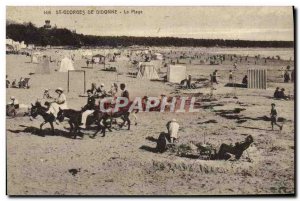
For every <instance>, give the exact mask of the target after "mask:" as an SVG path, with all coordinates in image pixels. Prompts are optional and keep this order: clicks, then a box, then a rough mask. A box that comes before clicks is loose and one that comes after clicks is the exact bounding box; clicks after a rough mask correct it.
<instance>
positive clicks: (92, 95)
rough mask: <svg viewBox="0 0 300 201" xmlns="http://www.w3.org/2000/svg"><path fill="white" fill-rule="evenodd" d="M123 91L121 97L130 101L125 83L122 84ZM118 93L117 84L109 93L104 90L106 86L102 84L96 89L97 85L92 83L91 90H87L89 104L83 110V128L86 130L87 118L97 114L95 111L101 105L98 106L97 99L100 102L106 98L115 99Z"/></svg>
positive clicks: (112, 86)
mask: <svg viewBox="0 0 300 201" xmlns="http://www.w3.org/2000/svg"><path fill="white" fill-rule="evenodd" d="M120 89H121V94H120V96H121V97H126V98H127V99H128V100H129V92H128V91H127V89H126V85H125V83H121V84H120ZM117 93H118V85H117V83H113V84H112V85H111V88H110V90H109V91H108V92H106V90H105V89H104V84H101V85H100V87H98V88H97V87H96V83H92V87H91V89H88V90H87V95H88V98H87V103H86V105H85V106H84V107H83V108H82V118H81V125H80V127H81V128H86V120H87V117H88V116H89V115H91V114H93V113H94V112H95V110H97V109H99V108H98V107H99V105H98V104H96V98H100V100H101V99H102V98H104V97H113V99H115V98H116V97H117Z"/></svg>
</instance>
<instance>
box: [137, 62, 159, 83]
mask: <svg viewBox="0 0 300 201" xmlns="http://www.w3.org/2000/svg"><path fill="white" fill-rule="evenodd" d="M137 78H139V79H148V80H154V79H159V76H158V74H157V71H156V69H155V66H153V65H145V64H141V65H139V72H138V74H137Z"/></svg>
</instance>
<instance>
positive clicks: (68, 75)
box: [68, 70, 70, 93]
mask: <svg viewBox="0 0 300 201" xmlns="http://www.w3.org/2000/svg"><path fill="white" fill-rule="evenodd" d="M69 91H70V71H69V70H68V93H69Z"/></svg>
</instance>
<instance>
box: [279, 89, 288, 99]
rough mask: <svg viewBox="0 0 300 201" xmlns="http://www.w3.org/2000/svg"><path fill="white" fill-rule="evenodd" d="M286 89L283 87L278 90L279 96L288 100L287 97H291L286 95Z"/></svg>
mask: <svg viewBox="0 0 300 201" xmlns="http://www.w3.org/2000/svg"><path fill="white" fill-rule="evenodd" d="M284 91H285V89H284V88H282V89H281V90H280V91H279V92H278V98H280V99H285V100H287V99H289V97H288V96H286V95H285V93H284Z"/></svg>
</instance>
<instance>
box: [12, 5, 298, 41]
mask: <svg viewBox="0 0 300 201" xmlns="http://www.w3.org/2000/svg"><path fill="white" fill-rule="evenodd" d="M105 10H106V11H107V10H110V11H112V10H116V13H112V14H101V11H102V13H103V12H104V11H105ZM47 11H48V12H47ZM49 11H50V12H51V14H49ZM60 11H61V12H63V11H68V12H70V11H76V12H77V14H63V13H61V14H58V12H60ZM135 11H139V12H135ZM91 12H93V13H91ZM127 12H128V13H127ZM46 13H47V14H46ZM126 13H127V14H126ZM6 16H7V19H8V20H12V21H15V22H18V23H23V22H32V23H33V24H35V25H36V26H38V27H40V26H43V25H44V24H45V20H50V21H51V25H56V26H57V27H58V28H68V29H72V30H76V32H77V33H82V34H89V35H99V36H152V37H155V36H158V37H165V36H170V37H181V38H197V39H201V38H203V39H239V40H266V41H269V40H284V41H293V40H294V29H293V8H292V7H93V6H90V7H37V6H36V7H29V6H26V7H7V8H6Z"/></svg>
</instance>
